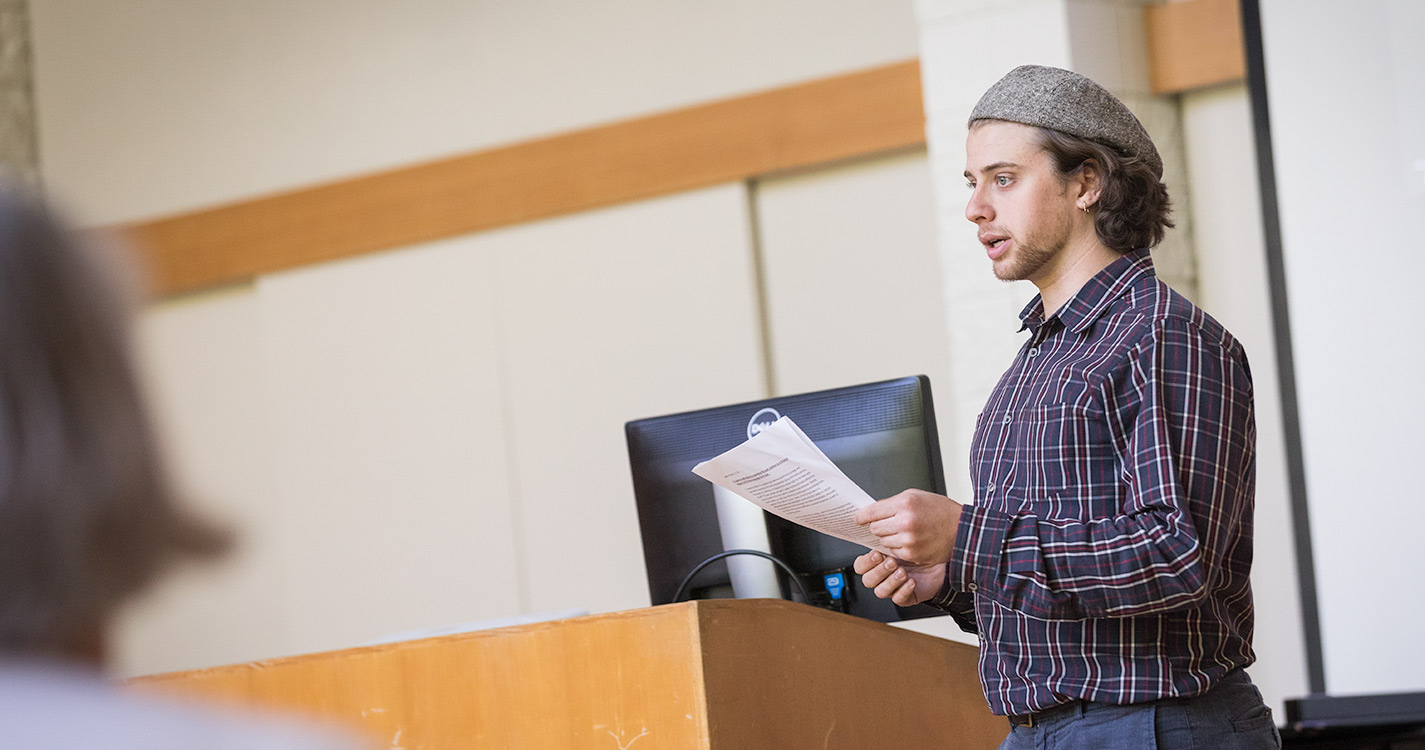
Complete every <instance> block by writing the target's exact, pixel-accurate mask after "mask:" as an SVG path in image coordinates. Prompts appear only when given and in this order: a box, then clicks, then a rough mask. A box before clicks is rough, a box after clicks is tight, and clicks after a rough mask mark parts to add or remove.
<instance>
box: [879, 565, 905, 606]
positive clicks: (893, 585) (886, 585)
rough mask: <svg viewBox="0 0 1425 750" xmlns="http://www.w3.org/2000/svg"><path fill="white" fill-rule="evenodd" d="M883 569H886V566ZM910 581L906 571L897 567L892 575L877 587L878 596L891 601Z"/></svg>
mask: <svg viewBox="0 0 1425 750" xmlns="http://www.w3.org/2000/svg"><path fill="white" fill-rule="evenodd" d="M882 568H884V566H882ZM908 580H909V579H908V577H907V576H906V573H905V571H904V570H902V569H901V568H900V567H897V568H896V569H895V570H893V571H891V573H890V575H888V576H886V577H885V579H884V580H882V581H881V582H880V583H879V584H877V585H876V589H875V591H876V596H878V597H880V598H882V599H890V598H891V597H892V596H894V595H895V593H896V591H897V590H898V589H900V587H901V586H903V585H905V584H906V583H907V581H908Z"/></svg>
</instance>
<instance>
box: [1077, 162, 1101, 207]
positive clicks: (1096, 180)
mask: <svg viewBox="0 0 1425 750" xmlns="http://www.w3.org/2000/svg"><path fill="white" fill-rule="evenodd" d="M1103 181H1104V174H1103V169H1102V168H1101V167H1099V164H1098V162H1097V161H1096V160H1094V159H1087V160H1085V161H1084V163H1083V164H1080V165H1079V183H1078V188H1079V194H1078V196H1077V204H1078V206H1079V208H1083V209H1090V208H1092V207H1093V206H1094V204H1096V203H1098V199H1099V197H1100V196H1101V195H1102V194H1103Z"/></svg>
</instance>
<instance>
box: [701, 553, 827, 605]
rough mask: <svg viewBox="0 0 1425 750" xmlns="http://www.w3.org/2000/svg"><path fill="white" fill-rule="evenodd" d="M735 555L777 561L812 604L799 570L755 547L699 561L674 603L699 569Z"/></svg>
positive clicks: (807, 601) (808, 602) (719, 554)
mask: <svg viewBox="0 0 1425 750" xmlns="http://www.w3.org/2000/svg"><path fill="white" fill-rule="evenodd" d="M733 555H756V556H758V557H764V558H766V559H768V560H771V561H772V562H774V563H776V564H777V566H778V567H780V568H781V569H782V571H783V572H785V573H786V574H787V577H788V578H791V579H792V583H795V584H796V585H797V588H798V589H799V590H801V592H802V600H803V601H805V602H806V603H807V604H811V593H810V592H808V591H807V587H806V584H805V583H802V577H801V576H799V575H797V572H796V571H795V570H792V566H790V565H788V564H786V563H785V562H782V560H781V559H779V558H777V557H773V556H772V555H769V554H767V553H766V552H762V551H761V550H755V549H730V550H727V551H726V552H719V553H717V554H716V555H713V556H712V557H709V558H708V559H706V560H704V561H702V562H700V563H698V564H697V566H695V567H694V568H693V570H692V572H690V573H688V575H687V576H686V577H685V578H683V582H682V583H680V584H678V592H677V593H675V594H673V603H674V604H676V603H678V602H680V601H682V600H683V594H684V593H686V592H687V589H688V584H690V583H692V582H693V576H695V575H697V574H698V572H699V571H701V570H702V569H703V568H706V567H707V566H709V565H711V564H713V563H715V562H717V561H718V560H721V559H723V558H724V557H732V556H733Z"/></svg>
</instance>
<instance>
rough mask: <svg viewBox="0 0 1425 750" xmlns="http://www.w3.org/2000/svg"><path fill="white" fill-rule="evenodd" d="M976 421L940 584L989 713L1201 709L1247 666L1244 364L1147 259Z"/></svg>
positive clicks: (1051, 323)
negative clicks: (1143, 705)
mask: <svg viewBox="0 0 1425 750" xmlns="http://www.w3.org/2000/svg"><path fill="white" fill-rule="evenodd" d="M1020 317H1021V319H1022V321H1023V323H1024V325H1023V328H1021V330H1026V329H1027V330H1028V331H1029V332H1030V337H1029V340H1028V341H1027V342H1025V344H1024V346H1023V348H1022V349H1021V350H1020V351H1019V354H1018V355H1017V356H1016V357H1015V360H1014V363H1013V364H1012V365H1011V366H1010V368H1009V370H1008V371H1007V372H1006V373H1005V374H1004V376H1003V377H1002V378H1001V380H1000V382H999V385H998V386H996V388H995V390H994V392H993V393H992V394H991V395H990V398H989V402H988V403H987V404H986V405H985V409H984V411H983V412H982V413H981V414H980V416H979V419H978V424H977V426H976V429H975V437H974V442H973V444H972V446H971V456H970V470H971V474H972V480H973V484H974V488H975V489H974V492H975V502H974V504H973V505H967V506H965V512H964V514H963V516H962V518H961V522H960V526H959V536H958V537H957V540H956V546H955V551H954V553H953V556H952V558H951V560H950V563H949V565H948V566H947V572H946V583H945V586H944V588H943V589H942V590H941V592H940V593H939V594H938V595H937V596H936V597H935V598H934V599H933V600H932V601H931V604H933V605H936V606H939V607H941V608H942V609H945V610H947V611H949V612H951V614H952V615H953V616H955V619H956V620H957V621H958V622H959V623H960V624H961V626H962V627H965V628H966V629H967V630H971V631H972V632H978V633H979V634H980V638H981V650H980V679H981V682H982V684H983V687H984V690H985V696H986V698H987V700H988V701H989V704H990V707H991V709H993V710H994V711H995V712H996V713H1000V714H1006V713H1021V714H1022V713H1029V712H1032V711H1038V710H1043V709H1046V708H1050V707H1052V706H1055V705H1058V704H1060V703H1065V702H1067V701H1070V700H1074V699H1082V700H1089V701H1097V702H1105V703H1118V704H1124V703H1137V702H1141V701H1147V700H1153V699H1156V698H1162V697H1169V696H1187V695H1196V694H1199V693H1202V692H1205V691H1206V690H1207V689H1208V688H1209V687H1210V686H1212V685H1213V684H1214V683H1215V681H1216V680H1217V679H1218V678H1220V677H1221V676H1222V675H1224V674H1226V673H1227V672H1228V671H1230V670H1231V669H1233V668H1235V667H1243V666H1246V665H1248V664H1250V663H1251V662H1252V661H1253V660H1254V656H1253V653H1252V647H1251V642H1252V620H1253V616H1252V592H1251V586H1250V581H1249V573H1250V570H1251V564H1252V513H1253V493H1254V486H1255V442H1256V428H1255V425H1254V420H1253V410H1252V383H1251V373H1250V371H1249V370H1248V366H1247V359H1246V356H1245V354H1244V353H1243V351H1242V347H1241V346H1240V345H1239V344H1238V343H1237V341H1236V340H1235V339H1234V338H1233V337H1232V335H1231V334H1230V333H1228V332H1227V331H1226V330H1225V329H1224V328H1223V327H1222V326H1221V325H1219V324H1218V323H1217V321H1215V320H1213V319H1212V318H1211V317H1209V316H1207V315H1206V314H1205V313H1203V312H1202V311H1201V310H1199V309H1198V308H1197V307H1195V306H1194V305H1193V304H1192V303H1190V302H1188V301H1187V300H1185V299H1184V298H1183V297H1181V296H1180V295H1178V294H1177V293H1176V292H1174V291H1172V290H1171V289H1169V288H1168V287H1167V286H1166V285H1165V284H1163V283H1162V282H1161V281H1159V280H1158V278H1157V276H1156V274H1155V273H1154V271H1153V262H1152V260H1151V258H1150V257H1149V255H1148V252H1147V251H1146V250H1140V251H1136V252H1133V253H1129V254H1127V255H1125V256H1124V257H1122V258H1120V259H1118V260H1116V261H1114V262H1113V263H1112V264H1110V265H1109V266H1108V267H1107V268H1105V269H1104V270H1103V271H1101V272H1099V273H1098V274H1097V275H1096V276H1095V277H1094V278H1093V279H1092V280H1090V281H1089V282H1088V283H1087V284H1085V285H1084V287H1083V288H1082V289H1080V290H1079V291H1078V293H1077V294H1075V295H1074V297H1073V298H1072V299H1070V300H1069V301H1068V302H1067V303H1065V304H1064V305H1063V307H1062V308H1060V309H1059V310H1058V311H1056V313H1055V314H1053V315H1051V316H1049V317H1048V318H1047V319H1046V318H1045V317H1044V311H1043V304H1042V301H1041V300H1039V299H1038V298H1036V299H1035V300H1034V301H1033V302H1031V303H1030V304H1029V306H1028V307H1026V308H1025V310H1024V312H1023V313H1021V315H1020Z"/></svg>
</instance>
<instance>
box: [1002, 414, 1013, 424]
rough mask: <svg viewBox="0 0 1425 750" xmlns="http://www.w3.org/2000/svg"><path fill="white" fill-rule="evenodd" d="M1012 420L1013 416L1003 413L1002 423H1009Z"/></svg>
mask: <svg viewBox="0 0 1425 750" xmlns="http://www.w3.org/2000/svg"><path fill="white" fill-rule="evenodd" d="M1013 420H1014V417H1012V416H1010V415H1009V414H1005V415H1004V423H1005V424H1009V423H1010V422H1011V421H1013Z"/></svg>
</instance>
